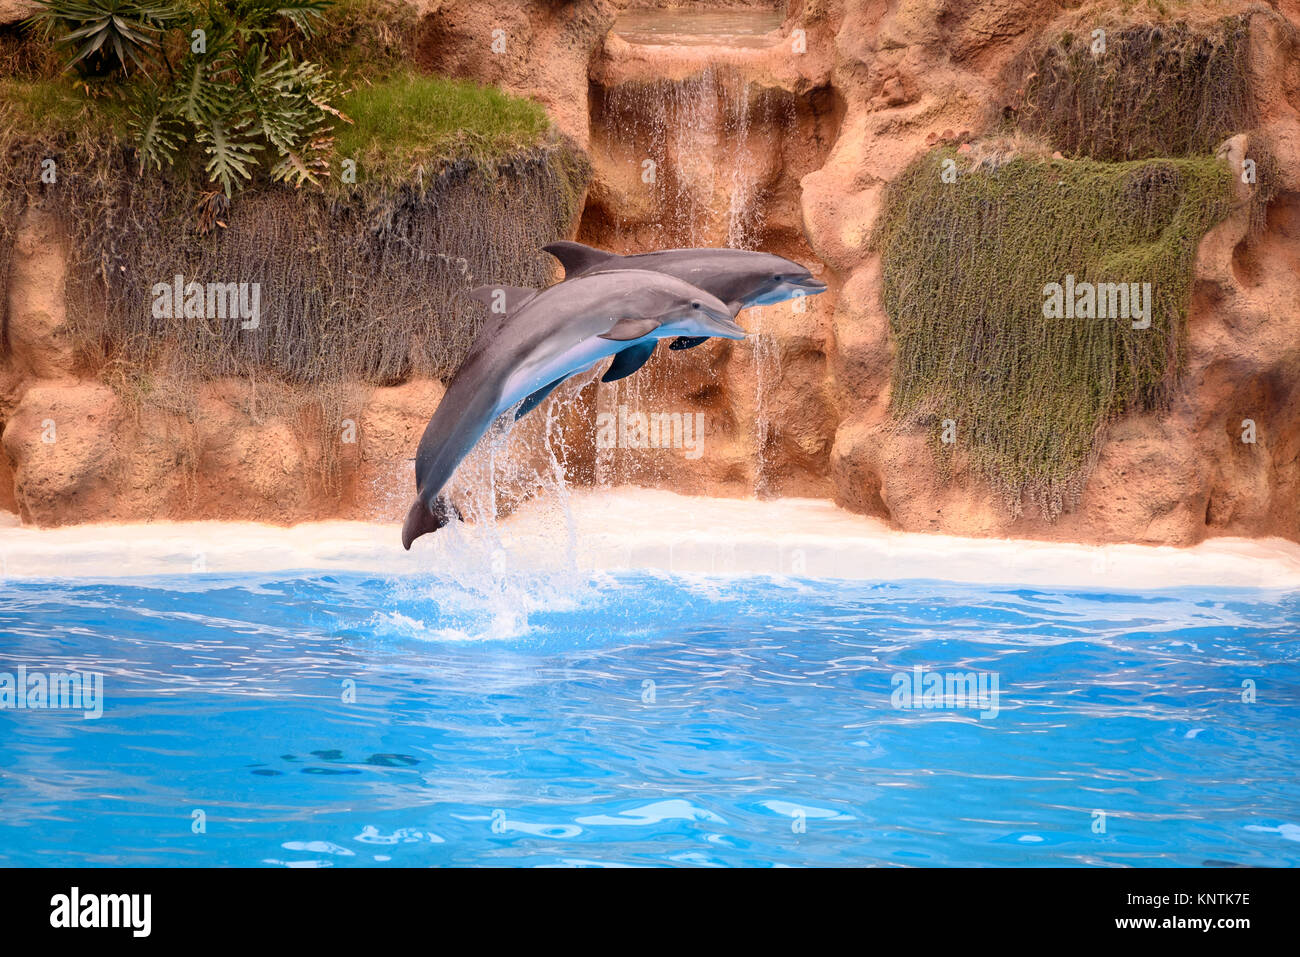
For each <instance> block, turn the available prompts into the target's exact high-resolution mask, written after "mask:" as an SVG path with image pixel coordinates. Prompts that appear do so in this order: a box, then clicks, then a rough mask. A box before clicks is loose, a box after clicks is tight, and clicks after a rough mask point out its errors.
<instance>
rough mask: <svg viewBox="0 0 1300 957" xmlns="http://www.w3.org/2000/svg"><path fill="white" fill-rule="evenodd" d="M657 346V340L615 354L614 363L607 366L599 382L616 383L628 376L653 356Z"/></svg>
mask: <svg viewBox="0 0 1300 957" xmlns="http://www.w3.org/2000/svg"><path fill="white" fill-rule="evenodd" d="M658 344H659V343H658V341H657V340H656V341H653V342H646V343H642V344H641V345H639V346H629V347H628V348H626V349H624V350H623V351H622V352H619V353H617V354H615V356H614V361H613V362H611V363H610V364H609V368H608V369H606V370H605V374H604V375H603V376H601V377H600V381H601V382H617V381H618V380H619V379H622V378H625V377H626V376H630V375H631V374H632V373H633V372H635V371H636V370H637V369H639V368H641V367H642V366H643V365H645V364H646V360H647V359H649V358H650V356H651V355H653V354H654V351H655V346H657V345H658Z"/></svg>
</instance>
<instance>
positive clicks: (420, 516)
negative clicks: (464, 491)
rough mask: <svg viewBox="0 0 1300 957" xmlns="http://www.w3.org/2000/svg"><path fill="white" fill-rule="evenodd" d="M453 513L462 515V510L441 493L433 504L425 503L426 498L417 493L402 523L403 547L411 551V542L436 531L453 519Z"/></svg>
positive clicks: (458, 515)
mask: <svg viewBox="0 0 1300 957" xmlns="http://www.w3.org/2000/svg"><path fill="white" fill-rule="evenodd" d="M453 514H454V515H455V516H456V517H457V518H460V517H461V515H460V510H459V509H457V508H456V506H454V505H452V504H451V503H450V502H448V501H447V500H446V499H445V498H443V497H442V496H441V495H439V496H438V497H437V498H435V499H434V500H433V505H432V506H428V505H425V504H424V499H422V498H420V497H419V496H418V495H417V496H416V498H415V501H414V502H412V503H411V510H410V511H409V512H407V513H406V522H405V523H403V525H402V547H403V548H405V549H406V550H407V551H408V552H409V551H410V550H411V542H413V541H415V540H416V539H417V538H419V537H420V536H421V535H424V534H427V533H428V532H436V531H437V530H438V529H440V528H442V527H443V526H444V525H446V524H447V523H448V522H449V521H451V516H452V515H453Z"/></svg>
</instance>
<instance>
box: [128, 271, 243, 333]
mask: <svg viewBox="0 0 1300 957" xmlns="http://www.w3.org/2000/svg"><path fill="white" fill-rule="evenodd" d="M153 317H154V318H155V319H241V320H243V321H242V322H240V324H239V328H241V329H256V328H257V327H258V326H259V325H260V324H261V321H262V284H261V283H257V282H209V283H201V282H189V283H187V282H186V281H185V277H184V276H182V275H180V274H177V276H176V277H175V278H174V279H173V280H172V281H171V282H159V283H155V284H154V287H153Z"/></svg>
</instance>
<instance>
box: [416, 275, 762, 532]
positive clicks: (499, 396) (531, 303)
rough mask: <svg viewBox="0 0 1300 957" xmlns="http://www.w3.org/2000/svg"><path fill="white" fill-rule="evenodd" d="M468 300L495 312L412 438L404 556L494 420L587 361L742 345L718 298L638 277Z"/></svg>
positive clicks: (442, 509) (445, 514)
mask: <svg viewBox="0 0 1300 957" xmlns="http://www.w3.org/2000/svg"><path fill="white" fill-rule="evenodd" d="M474 295H475V297H476V298H485V297H491V298H492V299H493V301H494V306H501V307H502V308H494V309H492V310H490V311H489V318H488V321H487V323H485V325H484V326H483V328H482V330H481V331H480V333H479V335H478V337H477V338H476V339H475V340H474V344H473V345H472V346H471V347H470V351H469V354H468V355H467V356H466V357H465V361H464V362H463V363H461V366H460V368H459V369H458V370H457V371H456V374H455V375H454V376H453V377H452V380H451V384H450V385H448V386H447V392H446V394H445V395H444V396H443V397H442V401H441V402H440V403H438V408H437V410H436V411H435V412H434V414H433V418H432V419H430V420H429V424H428V426H426V428H425V430H424V435H423V437H422V438H421V439H420V446H419V449H418V451H417V452H416V457H415V484H416V498H415V502H414V503H413V504H412V505H411V509H410V511H409V512H408V513H407V515H406V522H405V524H403V526H402V545H403V547H405V548H407V549H409V548H410V547H411V542H413V541H415V539H417V538H419V537H420V536H421V535H423V534H425V533H426V532H432V531H436V530H438V529H439V528H442V526H444V525H445V524H447V522H448V520H449V519H450V517H451V516H450V513H451V511H452V507H451V506H450V505H449V503H448V502H447V500H446V499H445V498H444V497H442V495H441V494H440V493H441V492H442V489H443V486H444V485H446V484H447V481H448V480H449V479H450V478H451V476H452V473H453V472H454V471H455V470H456V466H457V465H459V464H460V462H461V460H462V459H464V458H465V456H466V455H468V454H469V453H470V450H471V449H473V448H474V445H475V444H476V443H477V442H478V440H479V439H480V438H481V437H482V436H483V433H484V432H486V431H487V430H488V427H489V426H490V425H491V424H492V423H493V421H495V420H496V418H497V416H498V415H500V414H501V413H502V412H504V411H505V410H506V409H509V408H510V407H511V406H513V405H515V404H516V403H518V402H519V401H520V400H525V402H524V406H521V411H520V413H519V415H522V414H523V412H524V411H527V409H530V408H533V407H535V406H536V405H537V404H538V403H540V402H541V401H542V399H544V398H545V397H546V396H547V395H548V394H549V393H550V392H551V390H552V389H554V388H555V387H556V386H557V385H559V384H560V383H561V382H563V381H564V380H565V379H567V378H568V377H569V376H571V375H573V374H574V373H576V372H580V371H581V370H583V369H585V368H587V367H589V366H590V365H592V363H594V362H598V361H599V360H601V359H604V358H606V357H608V356H612V355H614V354H616V353H623V352H625V351H626V352H628V353H631V352H632V351H633V350H640V351H641V352H643V353H644V355H645V356H648V355H649V354H650V352H651V351H653V349H654V347H655V344H656V343H657V342H658V340H660V339H663V338H667V337H670V336H704V337H710V336H720V337H722V338H726V339H743V338H745V330H744V329H742V328H741V327H740V326H739V325H737V324H736V322H735V319H734V318H733V317H734V315H735V312H734V311H733V310H732V309H731V308H729V307H728V306H727V305H726V303H724V302H723V301H722V300H721V299H719V298H718V297H716V296H713V295H710V294H709V293H707V292H705V291H703V290H701V289H697V288H696V287H694V286H692V285H690V284H689V283H687V282H685V281H683V280H681V279H677V278H675V277H673V276H670V275H666V274H664V273H661V272H651V271H649V270H644V269H621V270H615V271H609V272H599V273H596V274H593V275H590V276H583V277H581V278H579V279H575V280H573V281H572V282H568V281H566V282H562V283H558V284H556V285H554V286H551V287H550V288H549V289H546V290H543V291H542V292H534V291H533V290H531V289H518V288H512V287H496V288H493V287H483V288H482V289H480V290H475V292H474ZM640 361H641V362H644V361H645V360H644V357H643V358H642V359H641V360H640ZM639 365H640V362H638V363H637V366H639ZM519 415H516V418H518V417H519Z"/></svg>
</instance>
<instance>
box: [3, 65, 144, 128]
mask: <svg viewBox="0 0 1300 957" xmlns="http://www.w3.org/2000/svg"><path fill="white" fill-rule="evenodd" d="M122 119H123V116H122V110H121V107H120V106H119V105H118V104H117V103H116V102H114V101H112V100H107V99H105V100H92V99H90V98H88V97H87V96H86V91H85V88H84V87H82V86H81V85H79V84H77V83H76V82H75V81H74V80H72V79H71V78H69V77H66V76H61V77H57V78H54V79H4V78H0V129H3V130H4V131H5V132H6V133H7V134H9V135H10V136H13V135H17V136H21V137H29V138H33V139H35V138H41V139H56V138H58V139H62V138H70V137H77V136H80V137H83V138H88V137H100V136H103V135H104V134H106V133H111V132H113V131H117V132H119V133H120V132H121V131H122V130H123V129H124V124H123V123H122Z"/></svg>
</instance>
